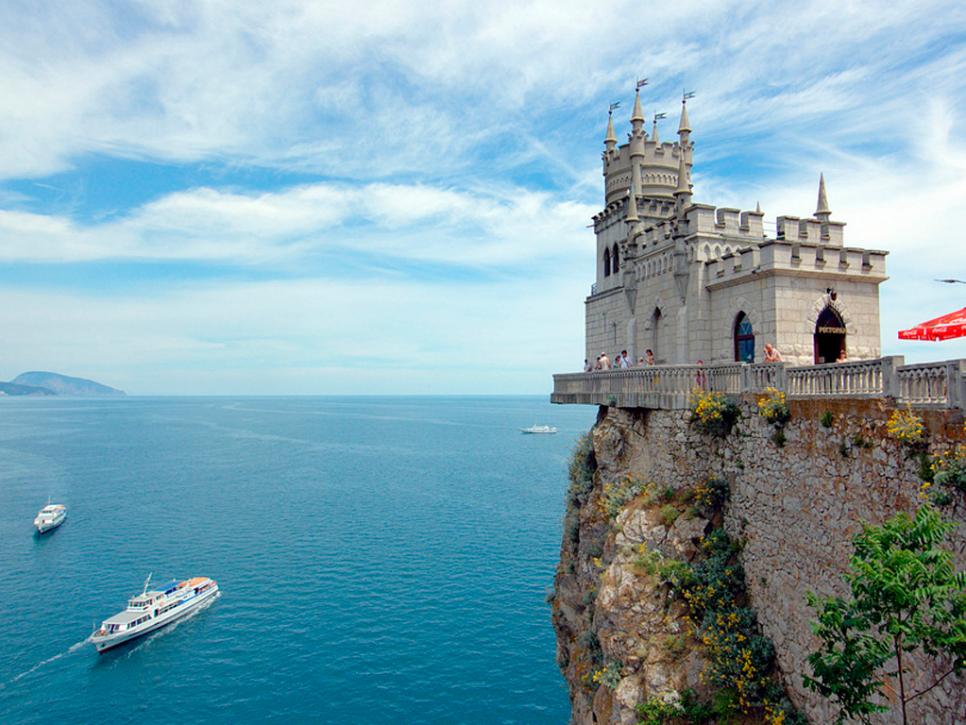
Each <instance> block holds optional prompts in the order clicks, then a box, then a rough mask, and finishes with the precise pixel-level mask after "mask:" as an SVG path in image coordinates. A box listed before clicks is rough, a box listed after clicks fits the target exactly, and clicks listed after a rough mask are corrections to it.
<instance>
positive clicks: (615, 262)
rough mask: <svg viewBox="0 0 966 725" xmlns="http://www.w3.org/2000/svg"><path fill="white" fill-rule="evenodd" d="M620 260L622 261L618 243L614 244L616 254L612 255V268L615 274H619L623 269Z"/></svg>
mask: <svg viewBox="0 0 966 725" xmlns="http://www.w3.org/2000/svg"><path fill="white" fill-rule="evenodd" d="M620 259H621V255H620V252H619V251H618V250H617V242H614V252H613V254H611V268H612V269H613V271H614V274H617V273H618V272H619V271H620V268H621V262H620Z"/></svg>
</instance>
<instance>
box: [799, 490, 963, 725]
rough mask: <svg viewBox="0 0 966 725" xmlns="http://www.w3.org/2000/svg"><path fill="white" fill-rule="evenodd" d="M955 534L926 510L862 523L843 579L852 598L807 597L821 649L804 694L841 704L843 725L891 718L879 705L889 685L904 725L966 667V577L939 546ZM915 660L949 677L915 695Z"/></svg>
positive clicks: (811, 657) (811, 658) (949, 525)
mask: <svg viewBox="0 0 966 725" xmlns="http://www.w3.org/2000/svg"><path fill="white" fill-rule="evenodd" d="M954 526H955V524H952V523H950V522H947V521H944V520H943V519H942V517H941V516H940V514H939V512H938V511H937V510H936V509H934V508H933V507H932V506H930V505H929V504H925V505H923V506H921V507H920V508H919V510H918V511H916V514H915V517H914V518H910V516H909V515H908V514H906V513H899V514H896V515H895V516H893V517H892V518H890V519H889V520H888V521H886V522H885V523H884V524H883V525H882V526H868V525H865V526H863V528H862V533H861V534H859V535H858V536H856V538H855V540H854V548H855V553H854V555H853V556H852V559H851V562H850V569H851V573H849V574H846V575H845V581H846V582H847V583H848V584H849V587H850V588H851V592H852V593H851V597H849V598H847V599H843V598H841V597H831V598H827V599H819V598H818V597H816V596H815V595H814V594H812V593H809V595H808V603H809V605H810V606H812V607H814V608H816V609H818V610H819V611H818V621H817V622H814V623H813V624H812V629H813V631H814V632H815V634H817V635H818V636H819V637H820V638H821V640H822V644H821V646H820V647H819V649H818V650H817V651H815V652H813V653H812V654H811V655H809V657H808V661H809V664H810V665H811V668H812V675H813V676H812V677H809V676H807V675H806V676H805V678H804V679H805V686H806V687H809V688H811V689H813V690H816V691H818V692H820V693H821V694H822V695H824V696H825V697H828V698H830V699H832V701H833V702H835V703H836V704H838V705H839V707H840V712H839V717H838V720H837V722H838V723H842V722H844V721H845V719H846V718H858V719H859V720H860V721H862V722H869V717H870V715H871V714H873V713H875V712H885V711H887V710H888V709H889V708H888V707H884V706H882V705H880V704H877V703H876V702H873V698H874V697H875V696H876V695H877V694H880V693H881V692H882V690H883V688H884V687H886V686H887V683H889V684H888V686H889V687H891V688H892V689H893V691H896V690H897V694H898V702H899V704H900V706H901V708H902V722H903V723H908V722H909V720H908V716H907V713H906V706H907V705H908V703H909V702H911V701H912V700H915V699H916V698H917V697H920V696H921V695H924V694H926V693H927V692H929V691H930V690H931V689H932V688H934V687H936V685H938V684H939V683H940V682H942V681H943V680H944V679H946V678H947V677H948V676H949V675H951V674H954V673H955V674H957V675H958V674H959V673H960V672H961V671H962V670H963V669H964V668H966V572H963V571H956V570H955V568H954V566H953V562H952V555H951V554H950V553H949V552H948V551H946V550H945V549H942V548H940V547H939V544H941V543H942V542H943V541H944V540H945V538H946V534H947V533H948V532H949V531H950V530H951V529H952V528H953V527H954ZM913 652H919V653H924V654H925V655H928V656H930V657H933V658H935V659H936V660H937V661H940V662H942V663H943V673H942V674H941V675H939V676H938V677H937V678H936V679H935V681H933V682H931V683H930V684H928V685H926V686H925V687H923V688H922V689H920V690H919V691H916V692H912V691H911V690H910V687H909V682H908V679H909V673H910V664H909V655H910V653H913ZM896 686H897V688H896Z"/></svg>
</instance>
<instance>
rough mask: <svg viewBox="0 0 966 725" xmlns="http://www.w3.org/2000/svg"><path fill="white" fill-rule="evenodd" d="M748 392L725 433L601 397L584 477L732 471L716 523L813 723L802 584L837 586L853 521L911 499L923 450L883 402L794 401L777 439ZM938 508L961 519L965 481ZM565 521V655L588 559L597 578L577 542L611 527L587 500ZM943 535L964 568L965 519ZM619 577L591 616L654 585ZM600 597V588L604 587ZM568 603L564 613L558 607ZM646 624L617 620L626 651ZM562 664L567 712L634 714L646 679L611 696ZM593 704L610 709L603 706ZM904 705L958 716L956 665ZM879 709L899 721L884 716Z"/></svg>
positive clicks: (938, 415) (591, 717)
mask: <svg viewBox="0 0 966 725" xmlns="http://www.w3.org/2000/svg"><path fill="white" fill-rule="evenodd" d="M754 403H755V401H754V400H753V399H752V398H749V399H747V400H745V401H743V402H742V406H741V407H742V413H743V415H742V419H741V420H740V421H739V423H738V424H737V426H736V428H735V430H733V431H732V433H731V434H730V435H729V436H727V437H726V438H723V439H718V438H713V437H710V436H707V435H705V434H702V433H700V432H699V431H698V430H697V429H695V428H694V427H692V426H690V425H689V424H688V417H689V413H688V412H686V411H646V410H637V409H634V410H621V409H617V408H610V409H608V408H601V415H600V417H599V419H598V423H597V425H596V426H595V429H594V434H593V441H594V452H595V456H596V462H597V466H598V468H597V472H596V474H595V478H594V486H595V489H599V488H600V487H602V486H604V485H605V484H606V483H608V482H612V481H616V480H619V479H621V478H622V477H624V476H626V475H628V474H632V475H634V476H637V477H640V478H642V479H643V480H645V481H653V482H655V483H656V484H657V485H659V486H672V487H675V488H681V487H685V486H690V485H693V484H694V483H696V482H698V481H702V480H706V479H708V478H710V477H725V478H727V479H729V480H730V481H731V482H732V485H731V491H732V494H731V501H730V502H729V504H728V506H727V507H726V509H725V526H726V528H727V530H728V532H729V534H730V535H731V536H733V537H740V538H741V539H743V540H744V542H745V547H744V549H743V552H742V562H743V564H744V567H745V572H746V580H747V585H748V590H749V595H750V598H751V604H752V605H753V606H754V608H755V609H756V610H757V612H758V617H759V621H760V623H761V625H762V629H763V631H764V634H765V635H767V636H768V637H770V638H771V639H772V641H773V642H774V644H775V647H776V650H777V662H778V666H779V668H780V670H781V672H782V677H783V680H784V682H785V685H786V687H787V690H788V693H789V695H790V697H791V699H792V700H793V702H794V703H795V705H796V706H797V707H798V708H799V709H800V710H801V711H802V712H803V713H805V714H806V715H807V716H808V717H809V719H810V721H811V722H815V723H825V722H832V721H833V720H834V715H833V713H832V710H831V708H830V706H829V704H828V703H827V702H826V701H824V700H823V699H822V698H821V697H819V696H818V695H816V694H815V693H814V692H811V691H809V690H806V689H805V688H804V686H803V684H802V673H803V672H805V671H807V662H806V656H807V654H808V653H809V652H810V651H811V650H812V648H813V647H814V645H815V639H814V637H813V635H812V634H811V631H810V628H809V623H810V621H811V620H812V618H813V616H814V612H813V610H811V609H810V608H809V607H808V606H807V604H806V602H805V595H806V592H808V591H813V592H816V593H817V594H820V595H832V594H845V593H846V592H847V590H846V588H845V586H844V584H843V582H842V579H841V575H842V574H843V573H844V572H845V571H846V568H847V563H848V559H849V557H850V555H851V553H852V548H851V539H852V537H853V536H854V535H855V534H856V533H857V532H859V531H860V527H861V522H862V521H868V522H871V523H880V522H882V521H883V520H884V519H886V518H888V517H889V516H891V515H892V514H894V513H895V512H896V511H900V510H903V511H912V510H913V509H914V508H915V507H916V505H917V502H918V496H919V486H920V483H921V478H920V476H919V461H918V460H917V459H915V458H912V457H910V456H908V455H907V452H906V450H905V449H903V448H902V447H901V446H900V445H899V444H898V443H897V442H896V441H894V440H893V439H891V438H889V437H888V436H887V435H886V432H885V424H886V420H887V418H888V416H889V414H890V412H891V410H892V409H891V408H890V407H889V406H888V404H887V403H886V402H885V401H882V400H844V401H792V402H791V403H790V407H791V412H792V418H791V420H790V422H789V423H788V424H787V425H786V426H785V429H784V432H785V437H786V442H785V444H784V446H783V447H779V446H777V445H776V444H775V443H774V442H772V440H771V436H772V433H773V431H774V427H773V426H771V425H769V424H767V423H766V422H765V421H764V420H763V419H761V418H759V417H758V416H757V414H756V412H755V407H754ZM826 410H828V411H830V412H831V413H832V415H833V422H832V425H831V427H829V428H825V427H823V426H822V425H821V424H820V418H821V416H822V414H823V413H824V412H825V411H826ZM919 412H920V414H921V415H923V417H924V418H925V419H926V423H927V426H928V429H929V433H930V442H931V446H932V449H933V450H934V451H935V450H939V449H942V448H945V447H948V446H951V445H953V444H955V443H956V442H959V441H961V440H962V439H963V418H962V413H961V412H960V411H927V412H922V411H919ZM591 495H595V494H594V493H593V492H592V493H591ZM944 513H945V514H946V515H947V517H949V518H952V519H953V520H955V521H958V522H960V523H966V503H964V497H963V495H962V494H961V493H959V492H955V491H954V492H953V498H952V503H951V504H949V505H947V506H946V507H945V508H944ZM625 530H626V527H625ZM573 533H574V535H575V536H576V539H575V538H574V536H570V537H569V538H568V534H567V532H566V531H565V534H564V543H563V546H562V550H561V569H560V570H559V571H558V579H557V582H558V594H557V600H558V601H557V602H556V603H555V609H554V621H555V626H556V627H557V631H558V653H561V651H562V650H565V651H563V652H562V654H563V655H566V656H567V657H570V656H571V655H573V654H574V653H576V646H575V644H574V643H575V642H576V641H577V639H576V638H577V633H576V628H577V627H578V625H577V624H576V623H577V622H579V621H580V620H579V617H577V615H578V614H579V612H577V611H576V610H578V609H579V604H575V602H579V601H580V600H581V597H583V598H586V597H587V596H588V595H587V594H586V590H587V589H588V587H590V586H591V584H589V583H588V582H591V581H594V582H596V581H597V579H596V572H594V574H595V577H594V578H593V579H591V578H588V576H589V575H588V576H585V577H584V578H583V579H582V578H581V576H580V573H581V572H582V571H584V570H582V569H581V567H585V566H587V565H586V563H585V562H583V559H584V558H586V555H587V547H591V548H595V549H604V550H605V553H606V550H607V547H611V548H613V537H614V534H613V533H611V534H608V533H607V527H606V525H605V523H604V522H602V521H601V520H600V518H599V516H595V515H593V514H590V513H587V512H586V511H582V512H581V513H580V529H579V531H577V532H573ZM608 537H610V538H608ZM575 540H576V541H577V543H576V544H575V543H574V541H575ZM950 547H951V549H952V550H953V551H954V553H955V557H956V561H957V566H958V567H960V568H964V567H966V526H960V528H958V529H957V530H956V531H954V532H953V534H952V536H951V539H950ZM598 556H599V554H598ZM605 558H606V557H605ZM585 574H586V572H585ZM593 586H597V585H596V584H593ZM622 586H623V589H620V588H619V587H618V589H619V591H620V596H619V597H618V596H616V595H615V596H611V597H610V599H609V601H608V607H609V611H608V612H607V613H606V615H605V614H603V613H602V612H601V611H600V610H601V608H600V606H599V605H598V611H597V612H596V613H595V615H594V618H595V620H597V619H599V620H601V621H604V620H605V619H610V620H614V619H618V620H619V619H621V617H622V615H621V614H620V612H619V611H615V610H619V609H620V608H621V607H631V608H633V607H635V606H636V607H637V609H638V610H640V609H641V607H642V606H644V609H646V606H645V605H646V603H647V602H648V601H649V598H650V597H651V596H652V593H650V592H648V591H645V590H641V591H639V592H638V593H637V595H636V596H635V595H634V594H633V593H632V592H631V591H629V590H628V587H629V586H632V585H631V584H628V583H627V582H624V583H623V585H622ZM581 589H583V590H584V591H581ZM597 597H598V601H599V597H600V594H597ZM568 602H569V604H568ZM635 602H637V604H635ZM567 607H569V608H570V610H571V611H569V615H573V616H568V611H566V608H567ZM632 619H633V618H632ZM591 626H596V625H594V624H593V623H591ZM650 635H651V633H650V632H649V631H646V628H645V629H641V628H637V629H635V628H634V627H630V628H629V629H628V631H624V632H623V635H622V639H621V645H620V646H621V648H622V650H623V651H634V650H635V644H634V642H628V641H627V638H628V637H630V638H631V639H634V638H636V639H637V640H638V642H637V645H639V647H637V649H640V647H644V648H645V650H646V648H647V643H648V642H649V641H650ZM607 641H608V640H607V638H606V637H602V638H601V643H602V644H603V645H604V650H605V651H604V657H605V659H606V658H607V657H609V656H610V657H613V656H618V655H619V652H615V651H610V652H608V651H607V644H606V642H607ZM696 657H697V656H696ZM698 659H700V658H699V657H698V658H697V659H692V660H689V664H688V666H687V667H686V668H685V670H686V671H685V672H683V673H682V672H678V673H677V674H674V675H673V677H672V676H671V675H667V676H668V677H671V679H672V680H673V678H674V677H677V678H678V679H682V678H684V679H687V678H688V675H687V672H689V671H691V670H693V667H694V662H696V661H698ZM561 664H562V665H563V662H562V663H561ZM932 666H934V665H933V664H931V663H923V662H914V663H913V667H914V669H915V670H916V671H917V672H918V673H919V675H918V676H914V677H913V679H914V682H913V684H912V687H913V688H915V689H921V686H922V683H924V682H930V681H931V680H930V677H931V675H932V674H933V673H932V672H931V671H930V668H931V667H932ZM571 669H572V668H571ZM563 670H564V674H565V676H566V677H567V678H568V680H570V684H571V692H572V697H573V700H574V721H575V722H580V723H583V722H613V723H618V722H633V721H634V719H633V717H634V716H633V709H632V708H633V702H632V700H633V699H634V697H636V696H640V695H641V693H646V687H644V688H643V689H642V687H643V686H642V687H637V688H636V689H635V688H628V687H627V686H625V685H624V683H623V682H622V687H623V688H624V689H623V690H621V688H618V689H617V691H616V692H617V694H619V695H620V697H619V698H616V699H615V698H614V696H613V695H611V694H607V693H605V694H603V695H595V696H592V695H589V694H587V693H586V692H585V691H584V690H582V689H581V688H580V686H579V683H575V682H574V680H573V677H574V675H573V672H568V669H567V666H564V667H563ZM638 670H639V671H640V672H641V674H639V675H635V677H637V678H638V679H637V680H635V681H638V682H646V681H647V677H648V676H647V672H646V670H647V666H646V663H645V665H643V666H642V667H639V668H638ZM601 689H603V688H601ZM593 697H597V698H598V699H601V698H603V702H604V704H605V705H606V707H604V706H603V705H601V709H599V710H598V711H597V712H594V711H593V710H594V700H593ZM598 704H600V703H598ZM605 711H606V712H605ZM603 714H606V716H607V717H606V718H603V719H602V718H601V716H602V715H603ZM910 714H911V718H912V719H911V722H922V723H927V722H928V723H952V722H966V678H963V677H959V678H956V677H949V678H947V679H946V681H945V682H943V683H942V685H940V686H939V687H937V688H935V689H934V690H932V691H931V692H930V693H928V694H927V695H925V696H923V697H922V698H920V699H919V700H917V701H915V702H914V703H913V704H912V705H911V713H910ZM876 722H881V723H892V722H898V720H897V719H896V718H895V717H892V716H883V717H880V718H878V719H877V720H876Z"/></svg>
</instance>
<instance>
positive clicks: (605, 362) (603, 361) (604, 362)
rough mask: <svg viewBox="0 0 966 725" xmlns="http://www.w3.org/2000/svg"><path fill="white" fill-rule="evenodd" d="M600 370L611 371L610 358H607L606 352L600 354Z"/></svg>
mask: <svg viewBox="0 0 966 725" xmlns="http://www.w3.org/2000/svg"><path fill="white" fill-rule="evenodd" d="M600 369H601V370H610V358H609V357H607V353H606V352H602V353H601V354H600Z"/></svg>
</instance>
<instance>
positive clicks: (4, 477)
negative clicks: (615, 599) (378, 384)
mask: <svg viewBox="0 0 966 725" xmlns="http://www.w3.org/2000/svg"><path fill="white" fill-rule="evenodd" d="M595 412H596V409H595V408H592V407H589V406H552V405H550V403H549V402H548V400H547V398H546V397H408V398H407V397H277V398H274V397H248V398H203V397H192V398H177V397H155V398H149V397H129V398H100V399H72V398H0V722H2V723H4V724H5V725H9V724H11V723H16V724H19V723H50V722H62V723H106V722H110V723H130V722H154V721H161V722H165V721H182V722H207V723H261V722H325V723H385V722H393V723H565V722H567V720H568V718H569V713H570V708H569V703H568V698H567V690H566V686H565V683H564V681H563V679H562V677H561V675H560V672H559V671H558V669H557V666H556V663H555V639H554V632H553V628H552V626H551V621H550V608H549V606H548V605H547V603H546V601H545V599H546V595H547V592H548V589H549V588H550V587H551V585H552V580H553V574H554V568H555V565H556V562H557V557H558V554H559V548H560V537H561V519H562V516H563V509H564V494H565V491H566V488H567V462H568V456H569V453H570V451H571V450H572V447H573V445H574V442H575V441H576V439H577V438H578V436H580V435H581V434H582V433H584V432H585V431H586V430H588V429H589V428H590V426H591V425H592V423H593V418H594V414H595ZM533 424H548V425H553V426H556V427H557V428H558V429H559V433H558V434H557V435H539V436H535V435H522V434H521V432H520V428H522V427H526V426H529V425H533ZM48 497H50V498H51V499H52V500H53V501H54V502H55V503H64V504H66V505H67V506H68V509H69V516H68V519H67V521H66V523H65V524H64V525H63V526H61V527H60V528H59V529H57V530H55V531H53V532H50V533H47V534H45V535H44V536H39V535H37V534H35V533H34V531H33V528H32V520H33V517H34V515H35V514H36V513H37V511H38V510H39V509H40V508H41V507H42V506H43V505H44V504H46V503H47V500H48ZM149 574H152V575H153V577H154V580H155V581H159V582H160V581H162V580H170V579H178V578H187V577H191V576H209V577H212V578H214V579H216V580H217V581H218V584H219V587H220V589H221V596H220V597H219V598H218V599H217V600H215V601H214V602H213V603H212V604H211V605H209V606H206V607H205V608H203V609H200V610H199V611H197V612H196V613H194V614H193V615H191V616H190V617H188V618H186V619H184V620H182V621H180V622H178V623H176V624H173V625H169V626H168V627H166V628H164V629H161V630H159V631H157V632H156V633H153V634H149V635H147V636H145V637H142V638H140V639H139V640H135V641H134V642H133V643H131V644H128V645H124V646H122V647H120V648H117V649H116V650H111V651H108V652H106V653H104V654H100V655H98V654H97V653H96V652H95V650H94V648H93V646H92V645H91V644H90V643H89V642H87V637H88V636H89V635H90V633H91V632H92V630H93V627H94V625H95V624H97V623H99V622H100V621H101V620H103V619H106V618H107V617H108V616H110V615H112V614H115V613H117V612H118V611H120V610H121V609H123V608H124V606H125V603H126V600H127V598H128V597H130V596H131V595H133V594H136V593H138V592H140V591H141V589H142V587H143V585H144V581H145V578H146V577H147V576H148V575H149Z"/></svg>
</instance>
